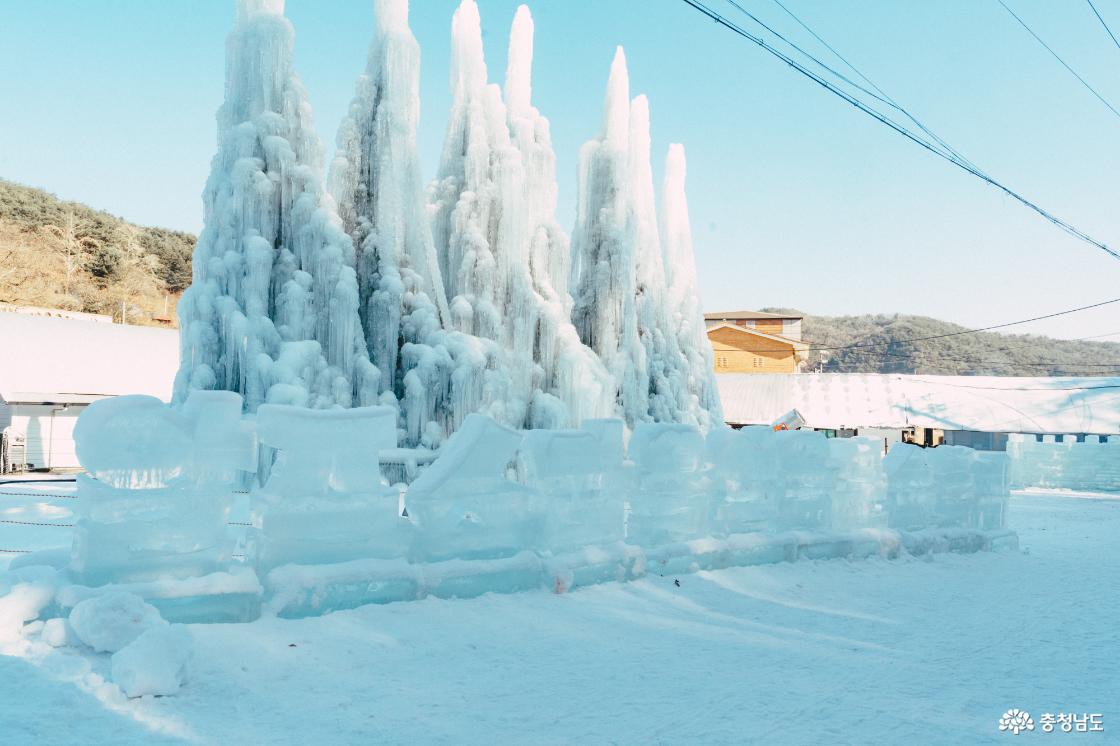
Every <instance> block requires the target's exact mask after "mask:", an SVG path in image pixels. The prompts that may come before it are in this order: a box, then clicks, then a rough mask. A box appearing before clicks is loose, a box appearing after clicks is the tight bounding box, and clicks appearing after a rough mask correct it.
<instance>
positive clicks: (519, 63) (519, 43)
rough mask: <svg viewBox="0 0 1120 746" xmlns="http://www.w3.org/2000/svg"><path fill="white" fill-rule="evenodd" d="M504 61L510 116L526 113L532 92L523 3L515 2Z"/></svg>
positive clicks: (528, 19)
mask: <svg viewBox="0 0 1120 746" xmlns="http://www.w3.org/2000/svg"><path fill="white" fill-rule="evenodd" d="M507 59H508V62H507V64H506V84H505V95H506V108H507V109H508V110H509V116H510V119H511V120H514V119H518V118H520V117H524V116H527V115H528V114H529V110H530V108H531V104H530V103H529V102H530V101H531V100H532V93H533V81H532V76H533V16H532V15H531V14H530V13H529V7H528V6H527V5H519V6H517V12H516V13H515V14H514V16H513V26H512V27H511V28H510V31H509V55H508V57H507Z"/></svg>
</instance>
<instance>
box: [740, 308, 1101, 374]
mask: <svg viewBox="0 0 1120 746" xmlns="http://www.w3.org/2000/svg"><path fill="white" fill-rule="evenodd" d="M761 310H764V311H769V312H771V313H787V314H791V315H797V316H804V317H805V322H804V325H803V329H802V337H803V339H804V340H805V341H806V342H807V343H809V344H810V345H811V349H810V358H809V362H810V365H809V366H808V367H807V370H813V371H816V370H819V369H821V364H822V357H823V369H824V371H825V372H842V373H925V374H938V375H987V376H1080V375H1085V376H1099V375H1113V376H1117V375H1120V342H1107V341H1091V340H1062V339H1053V338H1051V337H1042V336H1038V335H1035V334H997V333H994V332H980V333H977V334H957V333H958V332H964V331H967V328H966V327H963V326H960V325H958V324H951V323H949V322H947V321H938V320H937V319H931V318H929V317H927V316H909V315H906V314H891V315H865V316H813V315H809V314H805V313H804V312H802V311H797V310H795V309H791V308H765V309H761ZM1071 318H1073V317H1071ZM1010 320H1014V319H1010ZM1117 328H1118V331H1120V324H1118V325H1117ZM947 334H954V335H955V336H948V337H942V338H940V339H927V340H924V341H920V342H907V341H905V340H913V339H915V338H918V337H936V336H939V335H947ZM849 345H860V346H859V347H851V348H849V349H835V348H843V347H848V346H849ZM816 348H832V349H824V350H818V349H816ZM1106 366H1111V367H1106Z"/></svg>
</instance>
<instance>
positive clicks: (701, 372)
mask: <svg viewBox="0 0 1120 746" xmlns="http://www.w3.org/2000/svg"><path fill="white" fill-rule="evenodd" d="M685 170H686V169H685V157H684V146H683V145H679V144H676V143H674V144H672V145H670V146H669V153H668V155H667V156H666V158H665V180H664V182H663V185H662V188H661V237H662V240H663V242H664V251H665V270H666V274H667V280H668V287H669V307H670V309H671V310H672V311H673V328H674V329H676V331H677V337H678V343H679V345H680V349H681V352H682V354H683V355H684V356H685V359H686V360H687V361H688V392H689V396H690V397H691V398H692V407H693V408H694V410H695V412H696V418H697V421H698V423H699V425H700V426H701V427H705V428H706V427H710V426H712V425H715V424H718V423H720V422H722V421H723V413H722V407H721V405H720V400H719V391H718V389H717V388H716V381H715V373H714V368H713V365H712V345H711V343H710V342H709V341H708V335H707V331H706V329H705V325H704V309H703V306H702V305H701V303H700V293H699V289H698V285H697V281H696V260H695V257H694V255H693V251H692V228H691V227H690V225H689V219H688V199H687V197H686V196H685V188H684V187H685Z"/></svg>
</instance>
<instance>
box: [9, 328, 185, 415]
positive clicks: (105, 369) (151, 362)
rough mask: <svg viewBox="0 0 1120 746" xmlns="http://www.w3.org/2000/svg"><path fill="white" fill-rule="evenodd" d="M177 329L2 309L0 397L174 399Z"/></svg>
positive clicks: (33, 399) (40, 399)
mask: <svg viewBox="0 0 1120 746" xmlns="http://www.w3.org/2000/svg"><path fill="white" fill-rule="evenodd" d="M178 368H179V334H178V332H177V331H175V330H173V329H157V328H153V327H147V326H127V325H122V324H107V323H104V322H100V321H90V320H84V319H72V318H71V319H67V318H52V317H47V316H33V315H25V314H19V313H0V399H3V400H4V401H7V402H10V403H11V402H31V403H35V402H54V403H59V404H64V403H84V402H88V401H92V400H93V399H96V398H99V397H103V396H118V395H122V394H149V395H151V396H156V397H159V398H160V399H163V400H165V401H167V400H169V399H170V398H171V388H172V384H173V382H174V379H175V373H176V371H177V370H178Z"/></svg>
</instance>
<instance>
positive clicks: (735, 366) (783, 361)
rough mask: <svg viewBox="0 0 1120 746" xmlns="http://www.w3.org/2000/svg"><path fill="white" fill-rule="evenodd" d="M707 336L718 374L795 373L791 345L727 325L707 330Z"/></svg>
mask: <svg viewBox="0 0 1120 746" xmlns="http://www.w3.org/2000/svg"><path fill="white" fill-rule="evenodd" d="M779 325H780V322H779ZM708 339H709V340H710V341H711V343H712V352H713V353H714V356H715V369H716V372H717V373H796V372H797V359H796V357H795V356H794V352H793V345H792V344H788V343H785V342H779V341H778V340H775V339H766V338H765V337H758V336H755V335H753V334H745V333H743V332H740V331H736V330H735V329H727V328H723V329H710V330H708Z"/></svg>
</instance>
